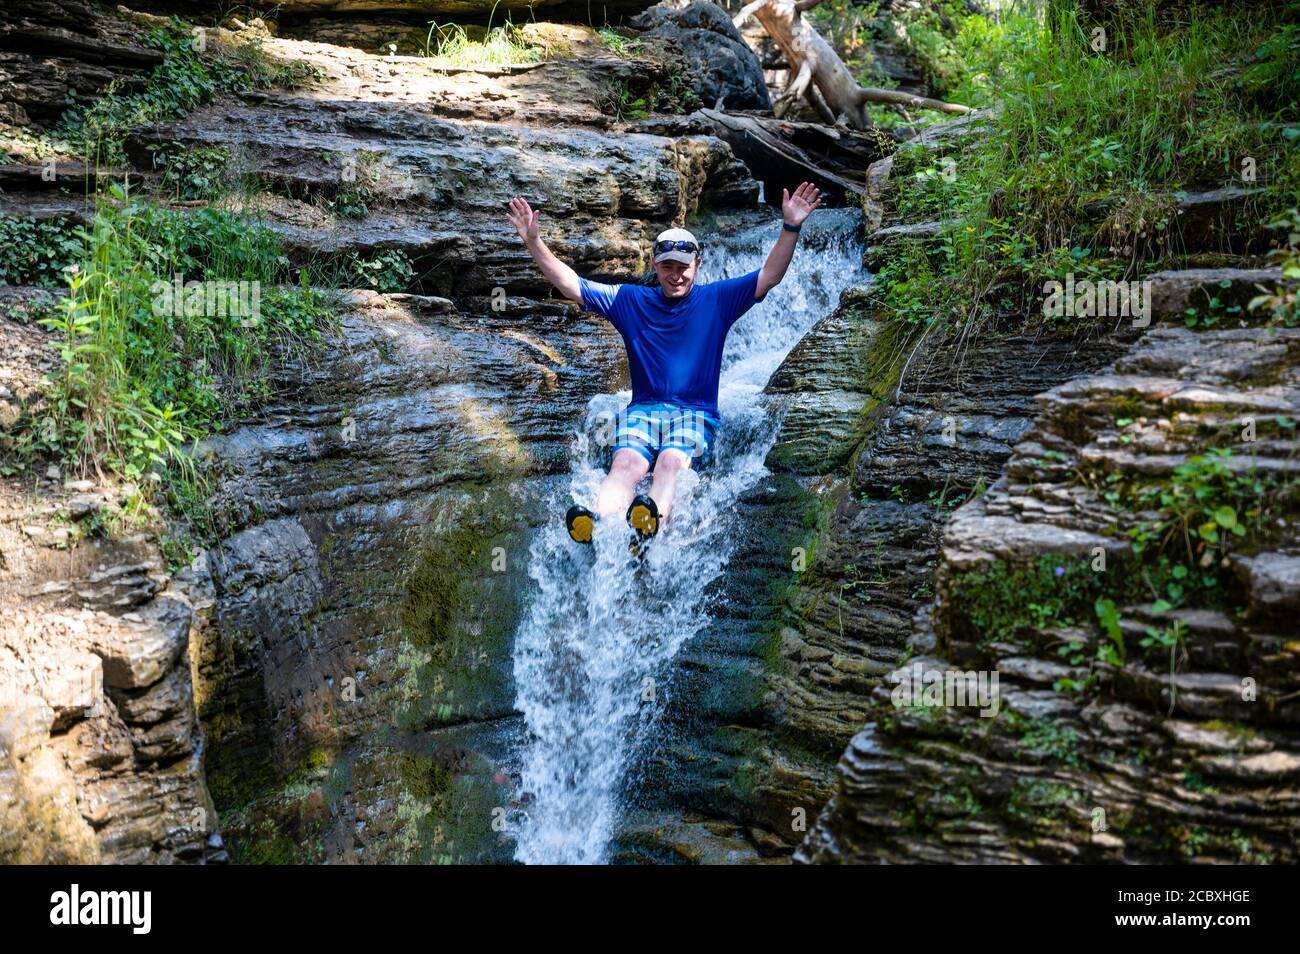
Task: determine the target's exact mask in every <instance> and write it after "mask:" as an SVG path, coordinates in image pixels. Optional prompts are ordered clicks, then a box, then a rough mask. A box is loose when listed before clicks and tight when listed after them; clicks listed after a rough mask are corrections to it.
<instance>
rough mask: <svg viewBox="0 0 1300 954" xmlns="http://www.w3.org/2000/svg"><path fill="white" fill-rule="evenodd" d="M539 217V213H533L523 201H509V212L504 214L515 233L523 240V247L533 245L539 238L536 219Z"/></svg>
mask: <svg viewBox="0 0 1300 954" xmlns="http://www.w3.org/2000/svg"><path fill="white" fill-rule="evenodd" d="M540 217H541V213H540V212H534V211H533V210H532V207H531V206H529V204H528V203H527V202H526V201H525V200H524V199H511V200H510V211H509V212H507V213H506V218H508V219H509V220H510V224H511V225H513V226H514V227H515V231H517V232H518V233H519V237H520V238H521V239H523V240H524V244H525V245H531V244H533V243H534V242H536V241H537V240H538V238H539V237H540V234H539V230H538V219H539V218H540Z"/></svg>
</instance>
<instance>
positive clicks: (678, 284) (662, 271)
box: [655, 255, 700, 301]
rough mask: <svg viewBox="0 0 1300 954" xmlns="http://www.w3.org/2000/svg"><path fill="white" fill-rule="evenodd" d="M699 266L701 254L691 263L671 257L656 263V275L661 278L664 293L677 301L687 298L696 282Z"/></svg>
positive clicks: (660, 283) (660, 282) (660, 285)
mask: <svg viewBox="0 0 1300 954" xmlns="http://www.w3.org/2000/svg"><path fill="white" fill-rule="evenodd" d="M699 268H700V256H698V255H696V256H695V261H693V262H691V264H689V265H685V264H683V263H682V262H675V261H672V260H671V259H669V260H668V261H664V262H658V263H656V264H655V275H657V276H658V278H659V287H660V288H661V289H663V293H664V295H665V296H666V297H667V298H669V299H672V300H674V301H675V300H677V299H679V298H685V297H686V295H687V294H689V293H690V290H691V286H692V285H693V284H695V273H696V272H697V271H699Z"/></svg>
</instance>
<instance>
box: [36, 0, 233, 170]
mask: <svg viewBox="0 0 1300 954" xmlns="http://www.w3.org/2000/svg"><path fill="white" fill-rule="evenodd" d="M142 42H143V44H144V45H145V46H147V47H149V48H151V49H155V50H158V51H160V52H161V53H162V54H163V61H162V63H160V64H159V65H158V66H156V67H154V69H153V72H152V73H150V75H149V77H148V79H147V80H146V81H145V84H144V88H143V89H142V90H141V91H139V92H135V93H127V92H126V89H127V88H128V86H127V85H126V83H125V82H124V81H122V80H120V79H118V80H113V81H112V82H110V83H109V84H108V85H107V86H106V87H104V89H102V90H100V91H99V94H98V96H97V97H96V98H95V99H93V100H90V101H83V100H81V99H80V98H79V97H77V96H76V94H75V92H74V93H69V102H68V108H67V110H66V111H65V112H64V114H63V116H62V117H61V118H60V120H59V122H58V124H57V125H56V126H55V128H54V130H53V133H52V134H53V136H54V137H55V138H56V139H62V140H65V141H67V142H68V143H69V144H71V146H72V147H73V148H74V149H75V150H77V151H79V152H81V153H82V154H83V155H85V156H87V157H88V159H91V160H96V161H97V164H100V165H107V166H120V165H124V164H125V163H126V153H125V150H124V142H125V139H126V136H127V134H128V133H129V132H130V131H131V130H132V129H135V128H137V127H139V126H144V125H148V124H150V123H155V122H158V121H160V120H164V119H174V118H176V117H179V116H183V115H185V114H186V113H189V112H191V111H192V110H194V109H196V108H197V107H199V106H202V105H204V104H205V103H208V102H211V101H212V99H213V98H215V97H216V95H217V94H218V93H222V92H236V91H238V90H240V89H244V88H246V87H248V85H249V84H250V80H249V77H248V74H247V73H245V72H244V71H242V70H240V69H239V68H238V67H237V66H236V65H235V64H234V63H232V62H231V61H230V60H228V59H226V58H225V57H223V56H214V57H211V58H209V60H207V61H205V60H204V58H203V57H202V56H201V55H200V53H199V51H198V50H196V49H195V44H194V43H193V33H192V32H191V28H190V26H189V25H188V24H186V23H185V22H184V21H182V20H180V19H179V18H177V17H173V18H172V19H171V21H170V22H169V23H168V25H167V26H166V27H155V28H154V29H152V30H150V31H149V32H148V34H146V36H145V37H144V39H143V41H142Z"/></svg>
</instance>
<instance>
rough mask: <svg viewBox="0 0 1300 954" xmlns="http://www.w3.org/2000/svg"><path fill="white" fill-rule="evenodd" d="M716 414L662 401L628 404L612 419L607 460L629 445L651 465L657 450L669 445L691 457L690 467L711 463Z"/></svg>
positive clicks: (718, 421)
mask: <svg viewBox="0 0 1300 954" xmlns="http://www.w3.org/2000/svg"><path fill="white" fill-rule="evenodd" d="M721 426H722V421H721V419H720V418H717V417H715V416H714V415H712V414H706V413H704V412H702V411H697V410H694V409H692V408H686V407H679V406H678V405H676V404H668V403H665V402H662V401H644V402H641V403H639V404H629V405H628V406H627V407H626V408H625V409H624V410H623V413H621V414H620V415H619V416H618V418H617V421H616V427H617V429H616V430H615V432H614V443H613V446H612V447H611V448H610V450H609V455H608V461H610V462H612V461H613V459H614V455H615V454H616V453H618V451H620V450H622V449H623V448H625V447H627V448H631V449H632V450H634V451H636V452H637V453H638V454H640V455H641V456H642V457H644V458H645V459H646V460H647V461H648V462H649V463H650V466H651V467H654V465H655V459H656V458H657V457H658V456H659V452H660V451H662V450H666V449H668V448H670V447H674V448H677V449H678V450H682V451H685V452H686V453H687V454H689V455H690V457H691V468H692V469H693V470H703V469H705V468H706V467H708V466H709V465H710V464H712V463H713V451H714V444H715V441H716V438H717V434H718V428H719V427H721Z"/></svg>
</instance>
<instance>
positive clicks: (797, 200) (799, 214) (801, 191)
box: [781, 182, 822, 225]
mask: <svg viewBox="0 0 1300 954" xmlns="http://www.w3.org/2000/svg"><path fill="white" fill-rule="evenodd" d="M821 202H822V200H821V195H820V194H819V192H818V190H817V187H816V186H815V185H813V184H812V183H811V182H803V183H800V184H799V188H797V189H795V190H794V195H791V194H790V191H789V190H788V189H782V190H781V215H782V216H784V217H785V221H786V224H787V225H801V224H802V223H803V220H804V219H806V218H808V216H809V215H810V214H811V213H812V210H813V209H815V208H817V206H819V205H821Z"/></svg>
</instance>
